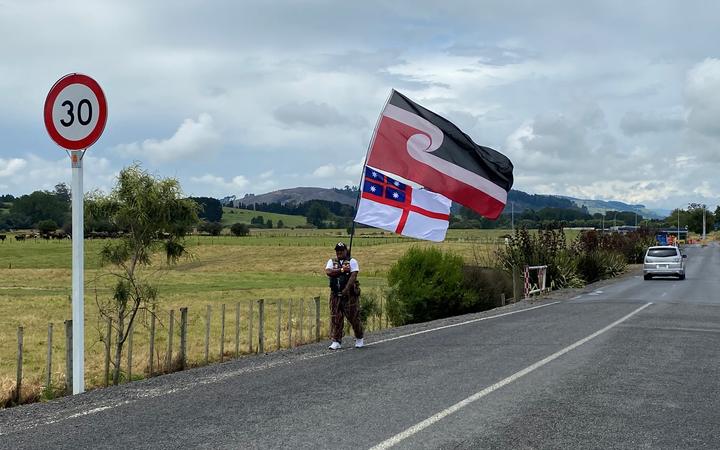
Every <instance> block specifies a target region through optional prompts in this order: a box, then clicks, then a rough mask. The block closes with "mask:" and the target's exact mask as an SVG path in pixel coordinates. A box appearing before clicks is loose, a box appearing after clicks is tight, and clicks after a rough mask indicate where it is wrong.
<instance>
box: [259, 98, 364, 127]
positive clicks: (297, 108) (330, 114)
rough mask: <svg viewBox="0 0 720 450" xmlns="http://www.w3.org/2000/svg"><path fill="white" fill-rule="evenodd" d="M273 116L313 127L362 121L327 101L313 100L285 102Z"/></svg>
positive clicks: (288, 123) (291, 123) (282, 120)
mask: <svg viewBox="0 0 720 450" xmlns="http://www.w3.org/2000/svg"><path fill="white" fill-rule="evenodd" d="M273 116H274V117H275V119H277V120H278V121H279V122H282V123H284V124H286V125H310V126H314V127H328V126H333V125H352V124H355V123H358V122H363V120H362V119H360V118H357V117H355V118H353V117H349V116H345V115H343V114H341V113H340V112H339V111H338V110H337V109H336V108H334V107H332V106H330V105H328V104H327V103H317V102H313V101H309V102H303V103H288V104H285V105H283V106H281V107H279V108H277V109H275V111H274V112H273Z"/></svg>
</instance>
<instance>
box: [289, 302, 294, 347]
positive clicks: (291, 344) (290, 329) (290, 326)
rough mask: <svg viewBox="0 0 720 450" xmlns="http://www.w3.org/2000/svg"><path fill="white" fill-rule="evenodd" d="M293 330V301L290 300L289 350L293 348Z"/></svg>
mask: <svg viewBox="0 0 720 450" xmlns="http://www.w3.org/2000/svg"><path fill="white" fill-rule="evenodd" d="M292 330H293V326H292V299H290V300H288V348H293V340H292Z"/></svg>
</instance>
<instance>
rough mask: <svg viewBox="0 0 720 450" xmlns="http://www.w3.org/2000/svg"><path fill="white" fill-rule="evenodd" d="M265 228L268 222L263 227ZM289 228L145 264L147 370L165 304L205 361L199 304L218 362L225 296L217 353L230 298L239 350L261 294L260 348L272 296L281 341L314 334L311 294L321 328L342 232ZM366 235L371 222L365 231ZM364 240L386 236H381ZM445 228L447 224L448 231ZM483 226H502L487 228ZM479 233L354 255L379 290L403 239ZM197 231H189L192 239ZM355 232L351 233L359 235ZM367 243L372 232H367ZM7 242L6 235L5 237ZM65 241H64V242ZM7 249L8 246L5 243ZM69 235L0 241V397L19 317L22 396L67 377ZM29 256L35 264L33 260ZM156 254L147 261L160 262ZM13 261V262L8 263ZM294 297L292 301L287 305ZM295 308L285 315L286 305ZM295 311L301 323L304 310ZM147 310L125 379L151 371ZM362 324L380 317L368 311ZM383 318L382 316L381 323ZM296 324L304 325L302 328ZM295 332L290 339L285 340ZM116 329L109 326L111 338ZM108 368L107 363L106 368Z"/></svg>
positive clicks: (470, 246)
mask: <svg viewBox="0 0 720 450" xmlns="http://www.w3.org/2000/svg"><path fill="white" fill-rule="evenodd" d="M268 231H269V230H268ZM297 231H298V233H297V235H296V236H295V237H292V236H287V235H286V234H287V232H285V233H284V234H281V235H274V234H273V233H270V232H268V233H265V234H263V235H262V236H261V237H257V238H255V241H253V242H252V243H251V245H244V243H243V242H245V243H247V242H250V241H242V239H243V238H231V237H225V238H215V239H213V240H210V238H201V239H197V240H196V241H195V242H192V241H191V243H192V244H193V245H192V247H191V250H192V253H193V257H192V258H191V259H187V260H183V261H181V262H180V263H179V264H178V265H176V266H174V267H172V268H170V269H167V270H161V271H158V270H157V269H153V270H148V271H146V273H145V274H144V275H145V276H150V277H152V279H153V281H155V282H156V283H157V285H158V287H159V295H160V303H159V305H160V309H159V310H158V311H157V323H156V336H155V352H154V363H153V366H154V370H153V372H155V373H158V372H161V371H164V370H165V369H164V364H165V360H166V356H167V350H168V323H169V311H170V310H174V311H175V315H174V318H175V324H174V336H173V348H174V350H173V352H174V356H176V354H177V352H178V348H179V343H180V337H179V332H180V330H179V329H180V323H179V320H180V311H179V309H180V308H182V307H187V308H188V349H187V350H188V364H189V365H190V366H194V365H201V364H204V363H205V329H206V308H207V305H210V306H211V307H212V316H211V329H210V355H209V361H210V362H214V361H219V360H220V359H221V356H220V336H221V328H222V326H221V321H220V314H221V307H222V306H221V305H223V304H225V305H226V313H225V336H224V340H223V342H224V354H223V359H227V358H232V357H235V352H236V349H235V330H236V326H237V325H238V324H237V323H236V320H235V314H236V308H237V305H239V307H240V323H239V331H240V340H239V353H240V354H241V355H242V354H247V353H248V352H249V351H250V346H251V344H252V351H253V352H255V351H257V348H258V326H259V324H258V320H259V317H258V315H259V311H258V304H257V301H258V299H265V328H264V334H265V351H272V350H274V349H276V348H277V347H278V344H277V327H278V314H277V305H278V303H281V308H282V311H281V316H280V346H281V347H288V346H289V345H299V344H301V343H303V342H309V341H312V340H314V338H315V329H314V327H315V302H314V300H313V298H314V297H316V296H319V297H320V312H321V321H320V335H321V337H322V338H324V337H326V336H327V335H328V325H329V318H328V308H327V285H326V277H325V275H324V270H323V269H324V266H325V262H326V261H327V259H328V258H330V257H332V256H333V250H332V245H333V244H334V242H335V241H337V240H338V239H339V237H338V236H342V232H337V231H327V230H323V231H313V230H297ZM363 231H364V232H365V233H366V234H367V233H369V232H370V231H368V230H363ZM373 232H374V233H376V235H372V237H371V239H373V240H376V241H377V242H384V241H383V236H385V235H381V234H379V233H378V232H377V231H375V230H373ZM451 232H452V231H451ZM490 233H492V235H490V236H494V235H499V234H500V232H498V231H495V230H492V231H491V232H490ZM473 236H475V237H476V238H477V237H478V236H480V237H482V238H487V237H488V236H489V235H488V234H487V232H484V231H480V230H477V231H475V232H474V234H473V232H467V231H459V232H457V235H456V239H454V240H449V241H446V242H444V243H441V244H432V243H425V242H417V241H413V240H406V239H397V238H396V237H395V236H392V238H390V239H387V241H388V242H391V243H387V244H382V245H369V242H370V241H367V242H365V243H364V244H362V245H356V246H355V245H354V246H353V247H354V249H353V256H355V257H356V258H357V259H358V261H359V262H360V270H361V276H360V280H361V283H362V286H363V292H364V293H374V294H375V295H377V296H381V293H382V290H383V289H384V287H385V275H386V273H387V270H388V269H389V268H390V266H391V265H392V264H393V263H394V262H395V261H396V260H397V259H398V257H399V256H400V255H402V254H403V253H404V252H405V251H406V250H407V249H408V248H410V247H411V246H413V245H416V246H430V245H434V246H439V247H440V248H443V249H445V250H451V251H453V252H455V253H457V254H460V255H462V256H463V257H464V258H465V259H466V260H468V261H474V260H475V259H476V258H477V255H478V254H480V255H487V254H488V253H489V252H490V251H492V249H493V246H491V245H486V244H479V243H478V240H477V239H473ZM193 239H195V238H193ZM292 239H297V240H298V241H301V242H302V245H297V246H292V245H285V244H283V245H276V241H281V242H287V241H288V240H292ZM360 239H362V238H358V239H357V240H356V242H358V241H359V240H360ZM373 242H374V241H373ZM6 245H7V242H6ZM63 246H64V247H63ZM99 248H100V244H99V243H98V242H90V243H89V244H87V245H86V273H85V281H86V288H85V318H86V327H85V344H86V351H85V354H86V362H85V364H86V366H85V367H86V384H87V386H88V388H93V387H97V386H102V385H104V383H105V381H104V354H105V344H104V335H105V333H106V331H105V330H106V322H105V321H104V319H102V318H101V317H100V316H99V314H98V309H97V306H96V303H95V297H96V296H97V297H99V298H103V296H104V297H107V296H108V295H110V292H111V291H110V287H111V286H112V283H113V279H112V278H111V277H107V276H101V275H102V274H105V273H106V270H105V269H103V268H101V267H99V265H98V264H97V256H96V255H93V254H92V253H93V252H97V251H98V250H99ZM4 250H7V251H4ZM70 256H71V249H70V244H69V243H62V244H60V243H54V242H51V243H39V244H35V243H32V242H27V243H15V242H12V243H11V244H10V245H8V246H7V247H2V246H0V267H2V268H0V279H1V280H2V285H1V286H0V381H1V382H2V384H1V385H0V405H3V404H7V403H8V401H9V399H11V398H12V390H13V389H14V378H15V371H16V358H17V340H16V331H17V327H18V326H23V327H24V331H25V338H24V352H23V359H24V373H25V376H24V379H23V389H22V397H23V399H25V401H36V400H37V399H41V398H52V397H53V396H55V395H58V394H59V392H56V390H62V388H63V387H64V384H65V380H64V372H65V330H64V325H63V321H64V320H65V319H67V318H70V316H71V303H70V295H71V269H70V268H69V264H68V262H69V260H70ZM31 265H35V266H37V267H30V266H31ZM161 266H162V261H161V260H160V259H158V261H157V264H155V266H154V267H161ZM8 267H12V268H8ZM251 304H253V315H252V317H253V336H252V342H251V338H250V330H249V320H248V318H249V317H250V305H251ZM291 305H292V306H291ZM290 308H292V317H290V316H289V315H288V312H289V311H288V310H289V309H290ZM300 311H302V323H301V315H300ZM150 317H151V315H150V314H149V313H143V314H140V315H139V316H138V320H137V324H136V327H135V331H134V335H133V360H132V378H133V379H136V378H140V377H145V376H148V374H149V370H148V365H149V358H150V355H149V327H150V320H151V319H150ZM48 323H53V325H54V330H53V346H52V350H53V357H52V368H51V371H52V386H53V390H49V391H45V392H44V393H43V390H44V388H45V386H44V384H45V381H44V380H45V379H46V376H47V374H46V363H47V361H46V355H47V333H48ZM367 325H368V328H369V329H371V330H372V329H373V328H378V327H380V326H381V324H380V323H378V319H377V318H375V319H373V321H371V322H370V323H369V324H367ZM383 325H384V323H383ZM301 330H302V331H301ZM291 334H292V342H290V338H291ZM114 335H115V333H114V332H113V337H112V341H114V339H115V337H114ZM122 361H123V362H122V371H121V375H122V379H123V380H126V379H127V376H128V360H127V345H126V348H125V351H124V354H123V358H122ZM111 370H112V367H111Z"/></svg>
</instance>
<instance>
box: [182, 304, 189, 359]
mask: <svg viewBox="0 0 720 450" xmlns="http://www.w3.org/2000/svg"><path fill="white" fill-rule="evenodd" d="M187 313H188V309H187V307H184V308H180V368H181V369H182V370H185V368H186V367H187Z"/></svg>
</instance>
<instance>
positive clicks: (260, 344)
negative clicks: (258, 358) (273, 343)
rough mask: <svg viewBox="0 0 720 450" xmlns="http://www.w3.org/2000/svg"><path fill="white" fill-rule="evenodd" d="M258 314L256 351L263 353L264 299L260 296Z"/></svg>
mask: <svg viewBox="0 0 720 450" xmlns="http://www.w3.org/2000/svg"><path fill="white" fill-rule="evenodd" d="M258 314H259V319H260V320H259V322H260V324H259V325H258V352H259V353H265V300H263V299H262V298H261V299H260V300H258Z"/></svg>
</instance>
